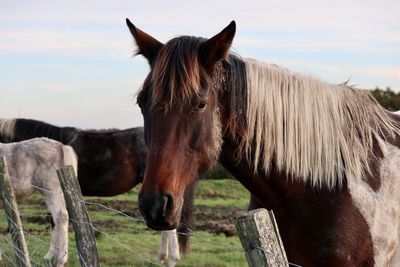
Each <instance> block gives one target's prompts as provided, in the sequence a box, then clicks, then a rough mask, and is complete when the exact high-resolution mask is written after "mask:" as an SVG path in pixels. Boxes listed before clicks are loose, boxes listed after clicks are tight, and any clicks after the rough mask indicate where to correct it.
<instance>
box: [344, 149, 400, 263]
mask: <svg viewBox="0 0 400 267" xmlns="http://www.w3.org/2000/svg"><path fill="white" fill-rule="evenodd" d="M380 146H381V149H382V151H383V153H384V158H383V159H382V161H381V165H380V177H376V179H381V186H380V188H379V190H377V191H374V190H373V189H372V188H371V187H370V186H369V185H368V184H367V183H366V182H364V181H357V180H355V179H349V181H348V187H349V191H350V194H351V198H352V200H353V202H354V204H355V206H356V207H357V208H358V209H359V210H360V212H361V214H362V215H363V217H364V218H365V220H366V222H367V224H368V226H369V230H370V234H371V238H372V242H373V249H374V260H375V266H398V265H399V264H400V251H399V237H400V172H399V166H400V150H399V149H398V148H396V147H394V146H392V145H390V144H386V143H383V142H382V141H381V142H380Z"/></svg>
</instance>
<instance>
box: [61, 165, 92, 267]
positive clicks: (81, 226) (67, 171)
mask: <svg viewBox="0 0 400 267" xmlns="http://www.w3.org/2000/svg"><path fill="white" fill-rule="evenodd" d="M57 175H58V178H59V180H60V184H61V188H62V190H63V192H64V198H65V202H66V204H67V210H68V214H69V217H70V220H71V223H72V226H73V228H74V231H75V240H76V245H77V247H78V252H79V261H80V262H81V266H90V267H97V266H100V263H99V255H98V252H97V246H96V238H95V236H94V232H93V229H92V227H91V224H90V220H89V215H88V213H87V210H86V206H85V203H84V202H83V197H82V193H81V189H80V186H79V183H78V179H77V178H76V176H75V172H74V169H73V168H72V167H71V166H67V167H64V168H62V169H60V170H58V171H57Z"/></svg>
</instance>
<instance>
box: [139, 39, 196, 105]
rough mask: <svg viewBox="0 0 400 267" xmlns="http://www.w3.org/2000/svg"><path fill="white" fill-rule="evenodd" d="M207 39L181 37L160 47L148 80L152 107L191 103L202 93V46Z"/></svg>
mask: <svg viewBox="0 0 400 267" xmlns="http://www.w3.org/2000/svg"><path fill="white" fill-rule="evenodd" d="M203 41H204V39H203V38H198V37H191V36H182V37H177V38H174V39H172V40H170V41H169V42H168V43H167V44H166V45H165V46H164V47H163V48H162V49H161V50H160V52H159V54H158V56H157V59H156V61H155V62H154V66H153V68H152V71H151V73H150V77H149V80H148V82H149V83H150V84H151V86H150V88H148V90H150V91H149V93H150V95H149V97H150V99H149V101H150V103H151V107H152V108H154V107H155V106H157V107H160V108H162V109H164V110H169V109H171V108H173V107H181V108H182V107H187V106H188V105H190V104H191V103H192V101H193V100H194V98H198V97H199V96H200V92H201V87H202V86H201V85H202V84H201V81H202V80H201V79H202V78H201V76H202V66H201V64H200V62H199V56H198V50H199V46H200V44H201V43H202V42H203ZM144 89H145V88H144Z"/></svg>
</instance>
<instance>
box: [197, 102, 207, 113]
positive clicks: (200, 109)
mask: <svg viewBox="0 0 400 267" xmlns="http://www.w3.org/2000/svg"><path fill="white" fill-rule="evenodd" d="M206 106H207V102H205V101H202V102H200V103H199V104H198V105H197V108H196V111H203V110H204V109H205V108H206Z"/></svg>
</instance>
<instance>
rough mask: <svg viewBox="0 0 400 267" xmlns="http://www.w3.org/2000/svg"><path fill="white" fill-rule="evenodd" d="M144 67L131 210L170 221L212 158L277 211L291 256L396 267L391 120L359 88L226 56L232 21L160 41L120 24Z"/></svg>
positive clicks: (397, 212) (398, 248)
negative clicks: (139, 178) (138, 170)
mask: <svg viewBox="0 0 400 267" xmlns="http://www.w3.org/2000/svg"><path fill="white" fill-rule="evenodd" d="M127 24H128V27H129V29H130V32H131V33H132V35H133V37H134V39H135V41H136V43H137V45H138V54H142V55H143V56H145V57H146V58H147V60H148V62H149V64H150V73H149V74H148V76H147V78H146V79H145V81H144V84H143V88H142V89H141V91H140V92H139V95H138V98H137V102H138V104H139V106H140V108H141V111H142V114H143V118H144V131H145V140H146V143H147V145H148V156H147V166H146V170H145V174H144V181H143V184H142V188H141V191H140V194H139V207H140V210H141V212H142V214H143V216H144V218H145V220H146V222H147V225H148V226H149V227H151V228H153V229H158V230H162V229H172V228H174V227H176V225H177V222H178V221H179V218H180V216H181V210H182V206H183V203H184V197H183V196H184V192H185V191H186V190H187V188H189V187H190V186H191V185H192V184H193V183H194V181H195V180H196V179H197V177H198V176H199V174H200V173H202V172H204V171H205V170H206V169H208V168H209V167H210V166H211V165H212V164H214V162H215V161H216V160H217V159H219V160H220V161H221V163H222V164H223V166H224V167H226V168H227V169H228V170H230V171H231V172H232V173H233V174H234V175H235V176H236V177H237V179H238V180H239V181H240V182H241V183H242V184H243V185H244V186H245V187H246V188H247V189H248V190H249V191H250V192H251V201H250V207H249V208H250V209H253V208H259V207H262V208H267V209H272V210H274V213H275V215H276V219H277V223H278V226H279V230H280V234H281V237H282V240H283V243H284V247H285V250H286V253H287V256H288V259H289V261H290V262H293V263H296V264H300V265H302V266H307V267H309V266H374V265H375V266H399V264H400V244H399V239H400V238H399V235H400V205H399V203H400V177H399V175H400V170H399V167H400V150H399V147H400V138H399V119H398V118H397V117H394V116H393V115H391V114H389V113H388V112H387V111H386V110H384V109H383V108H382V107H381V106H379V104H378V103H377V102H376V101H375V100H374V99H373V98H372V96H371V95H370V94H369V93H367V92H365V91H363V90H357V89H354V88H351V87H349V86H346V85H345V84H342V85H334V84H329V83H326V82H323V81H320V80H318V79H315V78H312V77H308V76H305V75H301V74H298V73H293V72H290V71H288V70H286V69H284V68H281V67H279V66H276V65H270V64H266V63H262V62H259V61H256V60H251V59H242V58H240V57H239V56H236V55H233V54H229V49H230V46H231V43H232V40H233V37H234V35H235V30H236V25H235V23H234V22H232V23H231V24H229V26H227V27H226V28H225V29H224V30H222V31H221V32H220V33H219V34H217V35H215V36H214V37H212V38H210V39H205V38H197V37H190V36H182V37H176V38H174V39H171V40H170V41H168V42H167V43H166V44H162V43H161V42H159V41H158V40H156V39H154V38H153V37H151V36H150V35H148V34H146V33H144V32H143V31H141V30H140V29H138V28H137V27H135V26H134V25H133V24H132V23H131V22H130V21H129V20H127Z"/></svg>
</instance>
